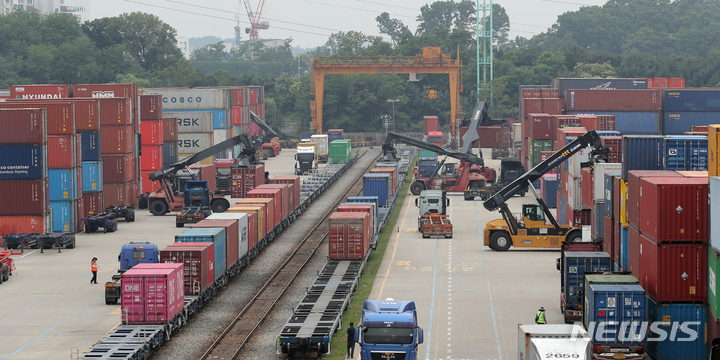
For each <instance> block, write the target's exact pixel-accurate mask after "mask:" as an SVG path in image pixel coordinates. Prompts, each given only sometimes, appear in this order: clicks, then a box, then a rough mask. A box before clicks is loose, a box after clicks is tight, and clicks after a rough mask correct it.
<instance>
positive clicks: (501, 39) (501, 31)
mask: <svg viewBox="0 0 720 360" xmlns="http://www.w3.org/2000/svg"><path fill="white" fill-rule="evenodd" d="M492 14H493V24H492V27H493V37H494V40H495V45H497V46H498V47H500V48H502V47H505V46H507V45H508V44H509V42H510V41H509V40H508V36H509V33H510V17H509V16H508V14H507V12H506V11H505V8H504V7H502V6H500V4H497V3H493V5H492ZM486 21H487V20H486Z"/></svg>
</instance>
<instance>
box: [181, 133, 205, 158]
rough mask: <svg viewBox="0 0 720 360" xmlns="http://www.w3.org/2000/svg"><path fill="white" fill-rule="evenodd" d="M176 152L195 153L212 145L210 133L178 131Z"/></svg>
mask: <svg viewBox="0 0 720 360" xmlns="http://www.w3.org/2000/svg"><path fill="white" fill-rule="evenodd" d="M177 144H178V154H196V153H198V152H200V151H202V150H205V149H207V148H209V147H211V146H213V134H212V132H211V133H180V134H178V142H177Z"/></svg>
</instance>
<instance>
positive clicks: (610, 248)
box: [602, 216, 619, 264]
mask: <svg viewBox="0 0 720 360" xmlns="http://www.w3.org/2000/svg"><path fill="white" fill-rule="evenodd" d="M602 221H603V224H602V226H603V235H604V236H605V238H604V239H603V250H605V252H607V253H608V255H610V258H611V259H612V260H613V263H615V264H617V263H618V261H616V254H615V251H617V250H616V249H618V248H619V247H616V246H615V243H616V241H618V240H619V239H617V240H616V239H615V225H616V224H617V223H616V222H615V220H613V219H612V218H609V217H607V216H603V220H602ZM618 244H619V242H618Z"/></svg>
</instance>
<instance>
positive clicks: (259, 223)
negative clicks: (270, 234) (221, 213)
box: [225, 204, 265, 243]
mask: <svg viewBox="0 0 720 360" xmlns="http://www.w3.org/2000/svg"><path fill="white" fill-rule="evenodd" d="M242 211H254V212H255V213H256V214H257V229H258V231H257V242H260V240H262V238H263V236H265V235H264V234H265V231H264V230H263V225H264V222H263V212H262V207H260V206H240V205H238V204H235V205H233V206H231V207H230V208H228V209H227V210H226V211H225V212H230V213H231V212H242ZM257 242H256V243H257Z"/></svg>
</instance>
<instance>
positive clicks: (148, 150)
mask: <svg viewBox="0 0 720 360" xmlns="http://www.w3.org/2000/svg"><path fill="white" fill-rule="evenodd" d="M103 156H104V155H103ZM140 159H141V161H140V164H141V165H140V170H141V171H151V170H152V171H157V170H160V169H162V167H163V147H162V145H160V146H149V145H143V147H142V156H141V157H140ZM203 180H204V179H203ZM211 189H212V188H211Z"/></svg>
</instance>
